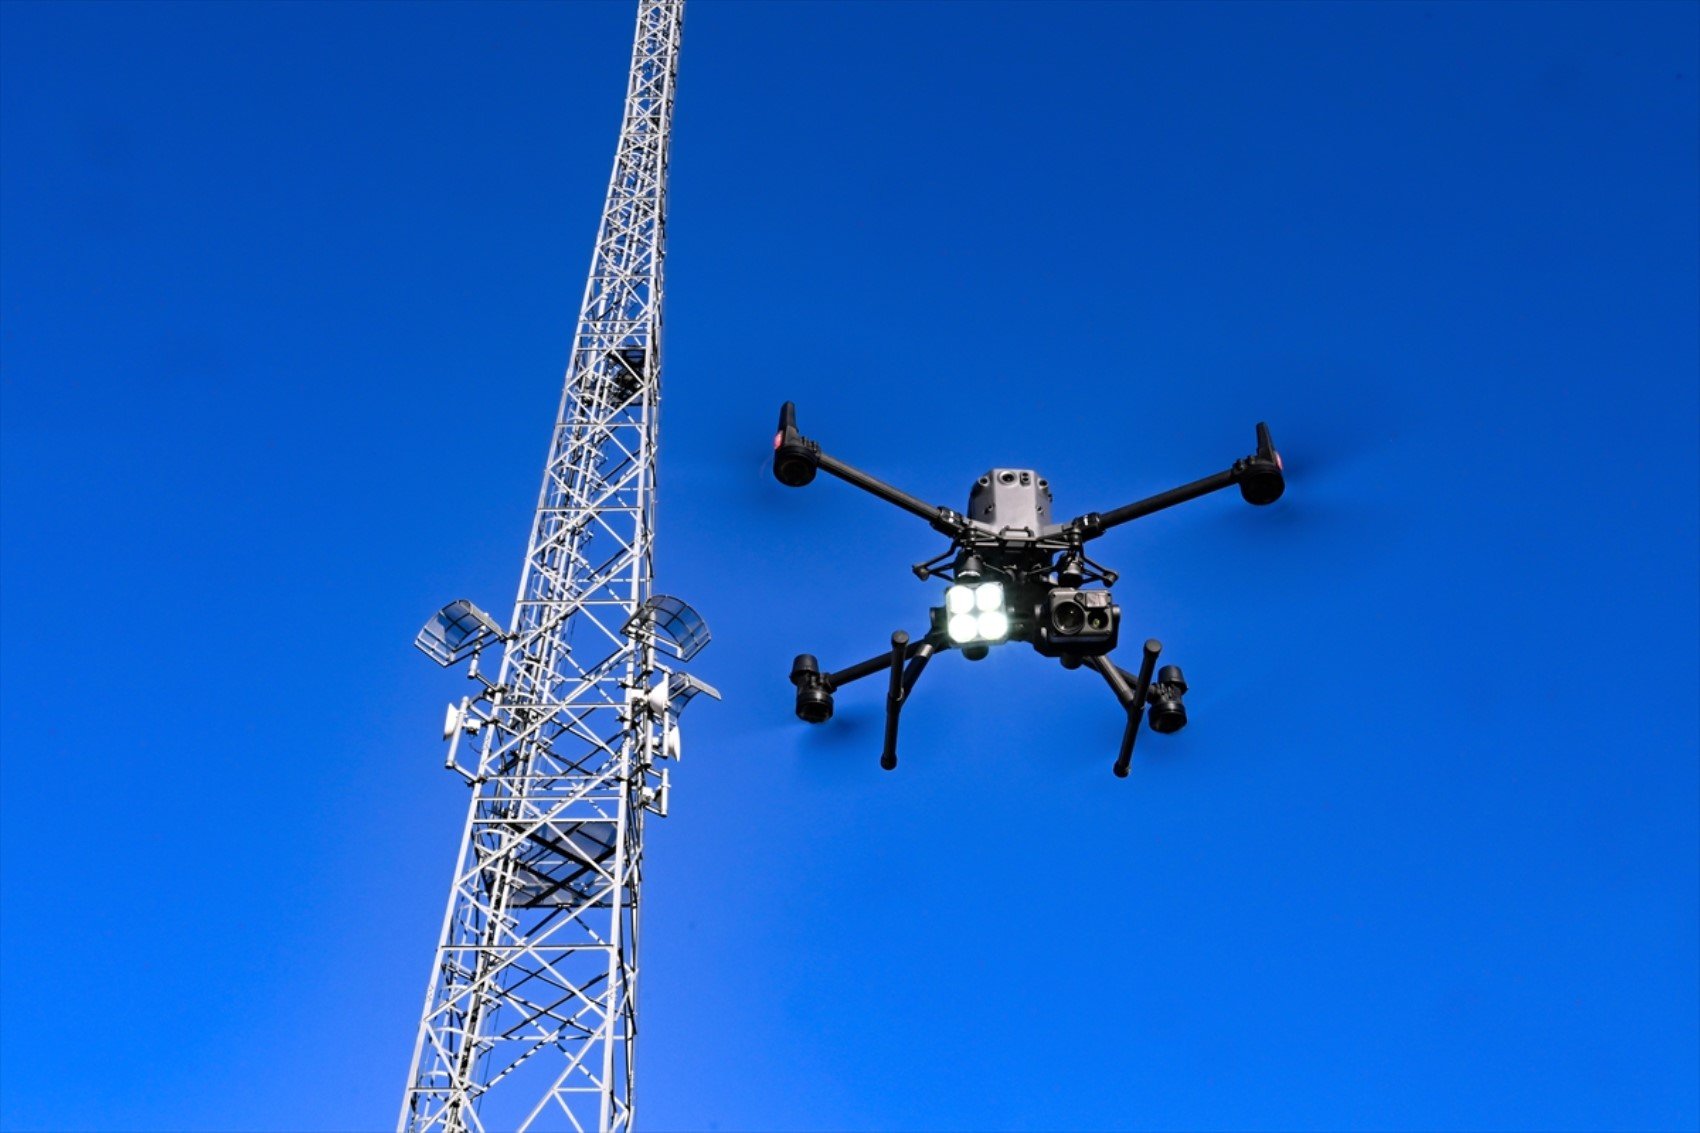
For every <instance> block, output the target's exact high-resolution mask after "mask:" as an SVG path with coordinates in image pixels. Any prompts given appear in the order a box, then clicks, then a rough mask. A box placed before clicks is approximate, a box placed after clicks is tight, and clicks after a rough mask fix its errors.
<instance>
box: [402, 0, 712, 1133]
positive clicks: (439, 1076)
mask: <svg viewBox="0 0 1700 1133" xmlns="http://www.w3.org/2000/svg"><path fill="white" fill-rule="evenodd" d="M682 16H683V0H640V3H639V6H638V20H637V35H636V43H635V46H634V48H633V51H632V64H631V75H630V81H629V85H628V87H627V91H626V103H625V115H624V119H623V121H622V125H621V129H620V142H619V148H618V151H617V153H616V155H615V158H614V171H613V176H612V179H611V181H610V183H609V186H608V197H607V203H606V205H605V207H604V209H603V214H602V223H601V226H600V228H599V230H598V232H597V236H596V248H595V252H594V255H593V258H592V261H591V267H590V280H589V283H588V284H587V285H586V287H585V293H584V303H583V306H582V308H581V310H580V314H579V321H578V329H577V334H576V337H575V339H574V342H573V353H572V360H571V362H570V364H569V365H568V368H567V373H566V379H565V388H564V390H563V393H562V397H561V407H560V411H559V413H558V415H557V417H556V422H555V428H554V433H553V436H552V440H551V443H550V447H549V457H548V464H547V466H546V467H545V469H544V475H543V487H542V491H541V493H540V495H539V497H538V502H537V514H536V518H535V521H534V523H533V525H532V529H531V536H530V540H529V544H528V547H527V550H526V556H525V565H524V569H523V572H522V574H521V577H520V584H519V595H518V598H517V600H516V603H515V608H514V612H513V617H512V620H511V622H510V623H509V627H508V629H506V630H505V631H504V630H503V629H502V628H501V627H500V626H499V625H497V624H496V623H495V622H494V621H492V620H491V619H490V618H489V617H488V616H487V615H484V614H483V613H482V611H479V610H477V608H476V607H473V606H472V605H471V604H470V603H467V602H464V601H459V602H456V603H453V604H451V605H450V606H448V607H446V608H445V609H444V610H443V612H442V613H441V614H439V615H438V617H437V618H436V619H434V621H433V622H432V623H431V624H428V625H427V626H426V628H425V630H424V631H422V632H421V635H420V640H419V643H418V644H419V645H420V646H421V648H423V649H425V651H426V652H427V653H430V654H431V655H432V656H433V657H434V658H435V659H436V660H438V661H439V662H441V663H443V664H445V665H447V664H451V663H454V662H456V661H459V660H462V659H465V658H467V657H470V658H471V666H470V672H469V675H470V676H471V677H472V678H473V679H474V680H475V681H476V682H477V686H476V687H477V689H478V692H477V694H476V695H474V696H469V697H467V698H466V699H464V700H462V701H461V703H460V704H459V705H458V706H455V707H452V708H451V709H450V711H449V718H448V720H447V722H446V725H445V732H446V733H447V734H448V737H449V739H450V745H451V746H450V749H449V765H450V766H451V767H452V768H454V769H456V770H459V771H461V773H462V774H463V775H465V776H466V778H467V779H468V780H469V781H470V782H471V784H472V788H473V790H472V804H471V808H470V811H469V813H468V816H467V822H466V828H465V832H464V834H463V836H462V840H461V850H460V855H459V858H458V864H457V866H456V869H455V874H454V881H453V885H452V887H451V890H450V894H449V902H448V911H447V914H446V915H445V918H444V921H443V930H442V936H441V938H440V941H439V943H438V945H437V952H436V963H435V966H434V968H433V972H432V977H431V982H430V986H429V989H428V990H427V992H426V996H425V1009H424V1014H423V1017H422V1019H421V1021H420V1025H419V1037H418V1041H417V1043H416V1045H415V1047H414V1055H413V1065H412V1069H411V1071H410V1073H409V1080H408V1085H407V1093H406V1096H405V1098H404V1100H403V1103H402V1108H401V1118H400V1122H399V1124H398V1128H399V1129H400V1130H402V1131H403V1133H409V1131H412V1133H419V1131H424V1130H439V1129H440V1130H483V1129H498V1128H504V1129H505V1128H520V1129H545V1128H564V1129H576V1130H588V1129H601V1130H618V1129H627V1128H629V1127H630V1125H631V1121H632V1100H633V1095H632V1085H633V1042H634V1039H635V1032H636V1026H635V1023H636V987H637V975H638V965H637V937H638V909H639V900H638V897H639V882H640V876H641V865H642V857H643V821H644V816H645V814H646V813H659V814H665V813H666V803H667V774H666V771H665V770H662V769H661V766H660V764H659V761H661V760H663V759H666V758H669V757H671V756H675V755H677V752H678V740H677V735H678V733H677V725H678V714H679V712H680V710H681V709H682V708H683V706H684V704H685V702H686V701H688V700H689V699H690V698H691V696H692V695H694V694H695V693H697V692H699V691H709V692H711V693H712V690H711V689H708V688H707V686H705V685H703V684H701V683H700V682H697V681H695V680H694V679H692V678H691V677H689V676H688V675H686V674H684V673H682V672H677V671H675V670H674V669H673V668H671V667H670V666H669V665H668V664H667V663H666V662H665V660H664V658H665V657H666V656H668V655H670V656H671V657H673V658H676V659H679V660H688V659H689V658H690V657H691V656H692V655H693V654H694V653H695V652H696V650H697V649H699V648H700V647H701V646H702V645H703V644H705V643H706V641H707V636H708V635H707V630H706V627H704V626H703V625H702V623H701V621H700V619H698V618H697V617H696V615H695V614H694V612H692V611H691V610H690V609H689V607H687V606H684V604H683V603H680V602H678V601H677V600H675V599H670V598H667V597H664V596H659V595H653V594H651V590H650V582H651V571H652V548H653V542H654V509H655V458H656V442H657V428H656V424H657V410H658V408H659V400H660V397H659V395H660V384H659V378H660V374H661V306H662V261H663V244H664V235H665V225H664V217H665V208H664V205H665V200H666V175H667V148H668V135H669V129H670V125H671V121H672V112H673V86H674V77H675V75H676V73H677V66H678V56H679V35H680V27H681V21H682ZM498 643H499V644H500V645H502V646H503V647H504V652H503V657H502V663H501V668H500V675H499V677H498V678H497V679H496V680H495V682H493V683H492V682H491V681H490V680H488V679H487V678H486V677H484V676H482V675H481V674H480V673H479V671H478V660H479V651H480V650H481V649H483V648H486V647H492V648H493V647H495V646H496V645H497V644H498ZM474 751H475V752H476V755H475V757H474V755H473V754H471V753H472V752H474ZM461 752H465V753H467V754H464V755H461V754H457V753H461Z"/></svg>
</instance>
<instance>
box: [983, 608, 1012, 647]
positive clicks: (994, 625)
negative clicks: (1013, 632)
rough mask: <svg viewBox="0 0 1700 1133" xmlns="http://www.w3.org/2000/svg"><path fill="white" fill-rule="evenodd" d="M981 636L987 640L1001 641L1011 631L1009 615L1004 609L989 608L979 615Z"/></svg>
mask: <svg viewBox="0 0 1700 1133" xmlns="http://www.w3.org/2000/svg"><path fill="white" fill-rule="evenodd" d="M979 622H980V636H981V637H983V638H985V639H986V640H987V641H1001V640H1003V636H1004V634H1006V633H1008V632H1009V615H1008V614H1006V613H1004V612H1003V611H1002V610H988V611H986V612H985V613H983V614H981V615H980V617H979Z"/></svg>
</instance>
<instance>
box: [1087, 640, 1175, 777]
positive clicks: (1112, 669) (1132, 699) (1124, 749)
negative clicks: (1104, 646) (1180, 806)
mask: <svg viewBox="0 0 1700 1133" xmlns="http://www.w3.org/2000/svg"><path fill="white" fill-rule="evenodd" d="M1162 649H1163V643H1162V642H1160V641H1158V640H1157V639H1156V638H1152V639H1151V640H1150V641H1147V642H1146V643H1145V655H1144V656H1143V657H1141V658H1140V660H1139V675H1138V676H1137V677H1134V679H1133V683H1132V684H1131V685H1129V684H1128V681H1127V677H1128V675H1129V674H1127V673H1126V672H1124V671H1123V670H1122V669H1121V668H1120V666H1118V665H1116V663H1115V662H1113V661H1111V660H1110V659H1109V658H1107V657H1087V658H1084V661H1085V663H1086V664H1088V665H1090V666H1091V667H1092V668H1094V669H1096V670H1098V672H1099V674H1101V675H1102V676H1103V678H1104V680H1105V682H1106V683H1107V684H1108V685H1109V686H1110V690H1111V691H1112V692H1114V693H1115V694H1116V699H1117V700H1119V701H1121V702H1122V707H1123V708H1125V709H1126V710H1127V727H1125V728H1123V729H1122V746H1121V750H1120V751H1119V752H1118V753H1117V754H1116V763H1115V766H1114V767H1113V768H1111V770H1113V771H1114V772H1115V774H1116V778H1118V779H1125V778H1126V777H1127V769H1128V766H1129V765H1130V764H1131V763H1132V762H1133V742H1134V740H1136V739H1138V738H1139V722H1140V720H1141V719H1143V718H1144V715H1145V697H1146V695H1147V694H1148V693H1150V691H1151V672H1152V670H1153V669H1155V668H1156V666H1157V654H1158V653H1160V652H1162Z"/></svg>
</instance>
